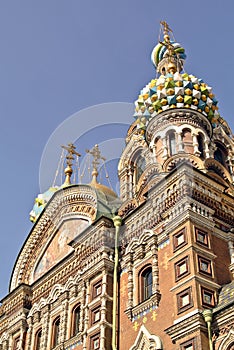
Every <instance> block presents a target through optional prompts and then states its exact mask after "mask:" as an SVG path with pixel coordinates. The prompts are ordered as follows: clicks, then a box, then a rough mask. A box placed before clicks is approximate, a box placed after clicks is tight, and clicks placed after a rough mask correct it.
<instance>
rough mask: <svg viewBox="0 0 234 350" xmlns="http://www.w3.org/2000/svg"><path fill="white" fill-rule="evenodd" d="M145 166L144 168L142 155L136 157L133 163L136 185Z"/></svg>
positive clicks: (144, 163)
mask: <svg viewBox="0 0 234 350" xmlns="http://www.w3.org/2000/svg"><path fill="white" fill-rule="evenodd" d="M145 166H146V162H145V158H144V157H142V155H140V156H138V158H137V159H136V163H135V169H136V170H135V179H136V183H137V182H138V181H139V179H140V177H141V175H142V174H143V172H144V170H145Z"/></svg>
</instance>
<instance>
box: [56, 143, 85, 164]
mask: <svg viewBox="0 0 234 350" xmlns="http://www.w3.org/2000/svg"><path fill="white" fill-rule="evenodd" d="M61 147H62V148H63V149H65V150H66V151H67V156H66V160H67V166H70V167H71V166H72V161H73V160H74V157H73V155H76V156H77V157H80V156H81V155H80V153H78V152H76V151H75V149H76V146H74V144H73V143H69V144H68V145H67V146H61Z"/></svg>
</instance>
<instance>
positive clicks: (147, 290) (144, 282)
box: [140, 266, 153, 301]
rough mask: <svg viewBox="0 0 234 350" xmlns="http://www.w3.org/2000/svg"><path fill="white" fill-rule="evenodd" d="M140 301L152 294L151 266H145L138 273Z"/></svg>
mask: <svg viewBox="0 0 234 350" xmlns="http://www.w3.org/2000/svg"><path fill="white" fill-rule="evenodd" d="M140 284H141V286H140V287H141V301H145V300H146V299H148V298H150V297H151V295H152V285H153V280H152V267H151V266H148V267H146V268H145V269H144V270H143V271H142V272H141V275H140Z"/></svg>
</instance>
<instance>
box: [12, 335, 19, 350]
mask: <svg viewBox="0 0 234 350" xmlns="http://www.w3.org/2000/svg"><path fill="white" fill-rule="evenodd" d="M13 344H14V345H13V350H17V349H19V348H20V337H17V338H15V339H14V343H13Z"/></svg>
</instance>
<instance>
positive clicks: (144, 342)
mask: <svg viewBox="0 0 234 350" xmlns="http://www.w3.org/2000/svg"><path fill="white" fill-rule="evenodd" d="M138 349H141V350H163V344H162V341H161V339H160V337H158V336H157V335H153V334H150V333H149V331H148V330H147V328H146V327H145V326H144V325H142V326H141V328H140V330H139V332H138V335H137V337H136V340H135V343H134V344H133V346H131V348H130V349H129V350H138Z"/></svg>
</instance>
